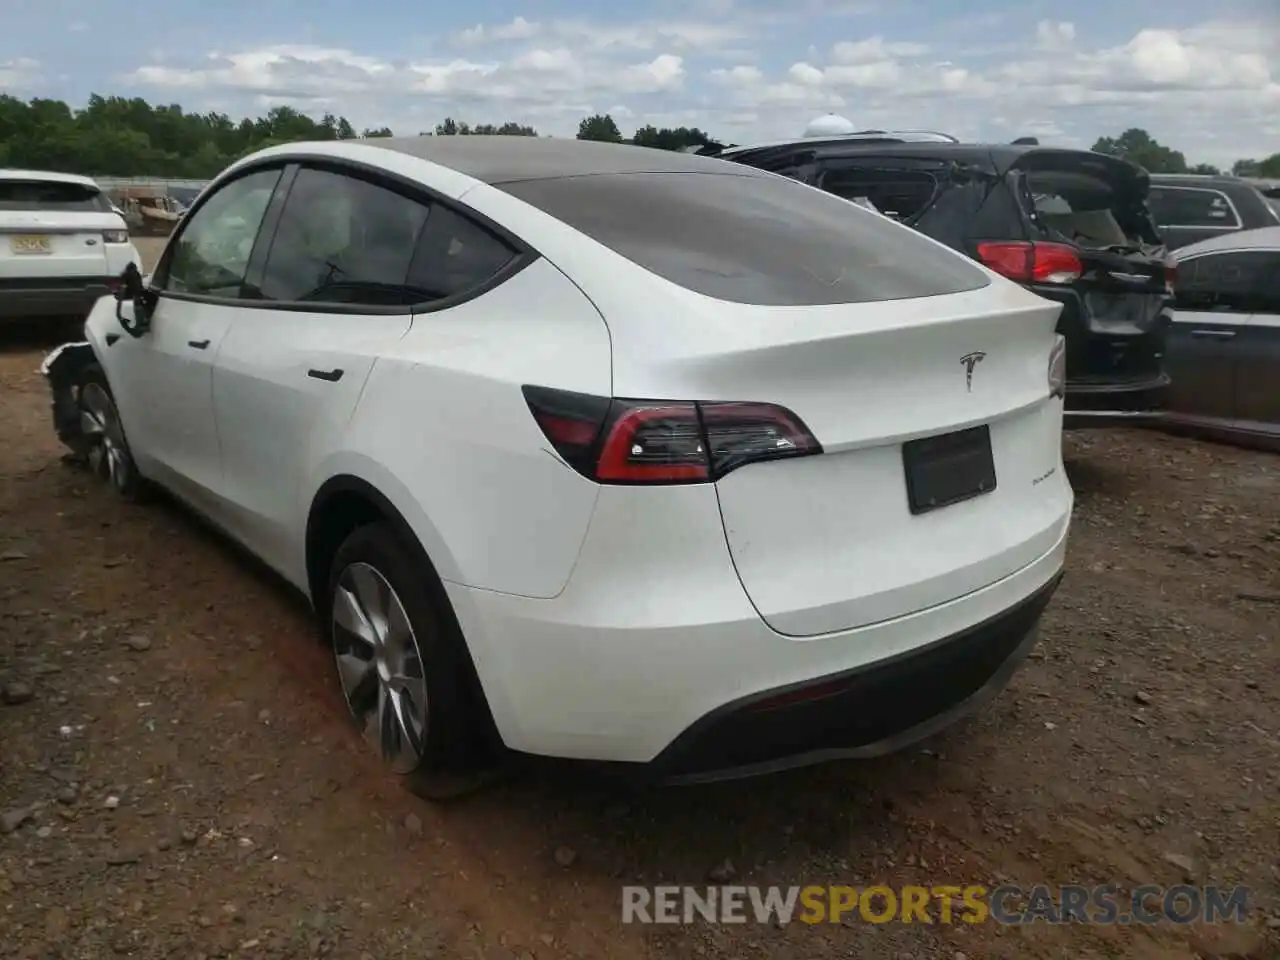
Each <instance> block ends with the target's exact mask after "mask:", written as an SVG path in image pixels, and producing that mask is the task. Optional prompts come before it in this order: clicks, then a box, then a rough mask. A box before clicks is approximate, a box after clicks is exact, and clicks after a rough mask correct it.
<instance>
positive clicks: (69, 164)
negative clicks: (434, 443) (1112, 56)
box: [0, 94, 1280, 179]
mask: <svg viewBox="0 0 1280 960" xmlns="http://www.w3.org/2000/svg"><path fill="white" fill-rule="evenodd" d="M476 134H480V135H485V134H488V135H493V134H498V135H503V136H517V137H536V136H538V132H537V130H535V129H534V128H533V127H531V126H528V125H526V124H522V123H517V122H515V121H509V122H507V123H502V124H487V123H486V124H468V123H466V122H463V121H460V120H455V119H454V118H452V117H449V118H446V119H445V120H444V121H443V122H441V123H439V124H437V125H436V127H435V129H434V130H430V131H421V132H420V133H419V136H466V135H476ZM390 136H393V133H392V131H391V129H390V128H388V127H376V128H366V129H364V130H361V131H357V130H356V128H355V127H354V126H353V125H352V124H351V123H350V121H348V120H347V118H346V117H341V116H335V115H333V114H325V115H324V116H322V117H321V118H320V119H319V120H317V119H315V118H314V117H311V116H308V115H307V114H304V113H301V112H299V111H298V110H295V109H292V108H291V107H283V106H282V107H274V108H272V109H271V110H269V111H268V112H267V114H266V115H265V116H261V117H257V118H256V119H250V118H247V117H246V118H242V119H239V120H236V119H233V118H232V117H230V116H228V115H227V114H225V113H217V112H210V113H188V112H186V111H184V110H183V108H182V107H181V106H179V105H177V104H168V105H165V104H152V103H148V102H147V101H146V100H143V99H141V98H138V97H104V96H100V95H97V94H95V95H93V96H91V97H90V98H89V102H88V104H87V105H86V106H85V107H84V108H82V109H78V110H77V109H74V108H72V107H71V106H70V105H69V104H67V103H65V102H63V101H62V100H50V99H44V98H39V97H37V98H35V99H32V100H21V99H19V98H17V97H13V96H8V95H0V167H26V168H34V169H41V170H63V171H73V172H78V173H87V174H90V175H96V176H117V177H129V176H152V177H189V178H192V179H207V178H210V177H213V176H214V175H216V174H217V173H218V172H219V171H221V170H222V169H223V168H224V167H226V166H227V165H228V164H230V163H231V162H233V161H235V160H237V159H239V158H240V157H242V156H244V155H246V154H248V153H252V152H254V151H256V150H261V149H263V148H264V147H269V146H274V145H275V144H278V143H288V142H291V141H297V140H351V139H355V138H357V137H390ZM578 139H580V140H603V141H608V142H613V143H634V144H637V145H639V146H646V147H656V148H658V149H663V150H680V149H684V148H686V147H691V146H698V145H702V144H707V143H712V142H714V140H713V138H712V137H711V136H710V135H708V134H707V133H705V132H704V131H702V130H699V129H698V128H696V127H676V128H669V127H664V128H657V127H654V126H652V125H646V126H643V127H640V128H639V129H637V130H636V131H635V133H634V134H633V135H632V136H631V137H624V136H623V134H622V131H621V130H620V129H619V128H618V125H617V123H616V122H615V121H614V119H613V117H612V116H610V115H609V114H596V115H594V116H590V117H586V118H585V119H583V121H582V122H581V124H579V127H578ZM1093 149H1094V150H1096V151H1099V152H1101V153H1108V154H1112V155H1115V156H1123V157H1126V158H1128V159H1130V160H1133V161H1134V162H1136V163H1139V164H1141V165H1142V166H1144V167H1146V168H1147V169H1148V170H1150V171H1151V172H1153V173H1217V172H1219V171H1218V170H1217V168H1215V167H1212V166H1211V165H1209V164H1196V165H1190V164H1188V162H1187V159H1186V157H1185V156H1184V155H1183V154H1182V153H1181V152H1180V151H1178V150H1174V149H1172V148H1170V147H1166V146H1164V145H1163V144H1161V143H1159V142H1157V141H1156V140H1155V139H1153V138H1152V137H1151V135H1150V134H1148V133H1147V132H1146V131H1145V130H1141V129H1137V128H1134V129H1131V130H1126V131H1124V132H1123V133H1122V134H1120V135H1119V136H1117V137H1102V138H1101V139H1099V140H1098V142H1097V143H1095V144H1094V146H1093ZM1231 172H1232V173H1235V174H1236V175H1238V176H1259V177H1280V153H1278V154H1274V155H1272V156H1270V157H1267V158H1265V159H1263V160H1253V159H1241V160H1238V161H1237V162H1236V163H1235V164H1234V165H1233V166H1232V168H1231Z"/></svg>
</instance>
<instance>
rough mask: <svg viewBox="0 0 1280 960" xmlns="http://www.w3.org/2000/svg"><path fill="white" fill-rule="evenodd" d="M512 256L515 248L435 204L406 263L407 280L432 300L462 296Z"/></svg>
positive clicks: (481, 282)
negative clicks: (416, 247) (414, 251)
mask: <svg viewBox="0 0 1280 960" xmlns="http://www.w3.org/2000/svg"><path fill="white" fill-rule="evenodd" d="M515 257H516V251H515V250H513V249H511V247H509V246H508V245H507V244H506V243H504V242H503V241H502V240H500V239H498V238H497V237H495V236H494V235H493V234H492V233H490V232H489V231H488V230H485V229H484V228H483V227H481V226H480V225H479V224H476V223H473V222H472V221H470V220H468V219H467V218H466V217H464V216H462V215H461V214H460V213H455V212H454V211H453V210H450V209H449V208H448V207H445V206H442V205H440V204H436V205H435V206H434V207H432V209H431V217H430V218H429V219H428V220H427V227H426V229H425V230H424V231H423V232H422V239H421V240H420V241H419V243H418V249H417V252H416V253H415V254H414V257H413V262H412V263H411V264H410V265H409V280H408V282H409V285H410V286H411V287H413V288H414V289H415V290H422V291H425V292H427V293H429V294H430V296H429V299H432V300H443V299H444V298H445V297H456V296H461V295H462V294H464V293H468V292H469V291H471V290H474V289H475V288H476V287H479V286H481V285H482V284H485V283H487V282H488V281H489V280H490V279H492V278H493V276H494V275H495V274H496V273H497V272H498V271H499V270H501V269H502V268H503V267H505V266H506V265H507V264H508V263H510V262H511V261H512V260H514V259H515ZM419 299H420V300H421V299H423V298H421V297H420V298H419Z"/></svg>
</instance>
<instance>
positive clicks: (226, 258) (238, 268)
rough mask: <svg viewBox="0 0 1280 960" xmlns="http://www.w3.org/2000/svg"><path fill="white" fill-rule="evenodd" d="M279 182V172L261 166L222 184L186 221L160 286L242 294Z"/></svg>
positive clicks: (181, 290) (213, 294)
mask: <svg viewBox="0 0 1280 960" xmlns="http://www.w3.org/2000/svg"><path fill="white" fill-rule="evenodd" d="M279 180H280V171H279V170H259V171H257V172H256V173H250V174H248V175H247V176H243V177H240V178H239V179H236V180H233V181H231V182H230V183H228V184H226V185H225V186H223V187H221V188H219V190H218V192H217V193H215V194H213V195H212V196H211V197H209V199H208V200H207V201H205V203H203V204H202V205H201V206H200V209H199V210H197V211H195V213H193V214H191V216H190V217H189V218H188V219H186V220H184V221H183V224H182V228H181V233H179V234H178V235H177V237H176V238H175V240H174V243H175V247H174V249H173V252H172V254H171V256H170V260H169V264H168V267H167V270H166V275H165V276H164V277H163V278H162V279H161V280H160V281H159V282H158V284H157V285H158V286H159V288H160V289H162V290H168V291H170V292H172V293H195V294H203V295H205V296H210V297H239V296H241V295H242V292H243V289H242V288H243V285H244V275H245V270H246V269H247V268H248V266H249V256H250V254H252V253H253V244H254V241H255V240H256V239H257V236H258V230H259V228H260V227H261V226H262V218H263V216H264V215H265V214H266V212H267V204H268V203H270V202H271V194H272V192H273V191H274V190H275V188H276V183H277V182H278V181H279Z"/></svg>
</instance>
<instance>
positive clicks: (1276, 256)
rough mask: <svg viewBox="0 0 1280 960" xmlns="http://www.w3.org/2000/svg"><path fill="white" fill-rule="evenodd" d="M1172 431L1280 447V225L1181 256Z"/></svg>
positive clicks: (1173, 338) (1172, 347) (1173, 339)
mask: <svg viewBox="0 0 1280 960" xmlns="http://www.w3.org/2000/svg"><path fill="white" fill-rule="evenodd" d="M1175 257H1176V258H1177V260H1178V296H1177V299H1176V301H1175V303H1174V310H1173V326H1172V329H1171V332H1170V336H1169V356H1168V366H1169V370H1170V372H1171V374H1172V377H1173V388H1172V390H1171V391H1170V399H1169V409H1168V411H1167V413H1166V416H1165V419H1164V423H1165V425H1166V426H1167V427H1168V428H1169V429H1171V430H1176V431H1179V432H1183V433H1190V434H1193V435H1196V436H1202V437H1205V438H1207V439H1216V440H1225V441H1229V442H1232V443H1238V444H1241V445H1244V446H1251V447H1258V448H1261V449H1269V450H1277V451H1280V389H1278V388H1277V386H1276V385H1277V384H1278V383H1280V226H1275V227H1266V228H1264V229H1261V230H1247V231H1243V232H1238V233H1231V234H1228V235H1226V236H1221V237H1215V238H1213V239H1211V240H1203V241H1201V242H1200V243H1195V244H1192V245H1190V246H1187V247H1183V248H1181V249H1180V250H1178V251H1177V252H1176V253H1175Z"/></svg>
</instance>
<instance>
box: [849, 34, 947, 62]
mask: <svg viewBox="0 0 1280 960" xmlns="http://www.w3.org/2000/svg"><path fill="white" fill-rule="evenodd" d="M928 52H929V48H928V47H927V46H925V45H924V44H922V43H887V42H886V41H885V39H884V37H870V38H869V39H867V40H857V41H849V40H843V41H841V42H840V43H837V44H836V45H835V46H834V47H832V48H831V59H832V61H833V62H835V63H841V64H864V63H883V62H885V61H890V60H900V59H906V58H908V57H919V56H923V55H924V54H926V53H928Z"/></svg>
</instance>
